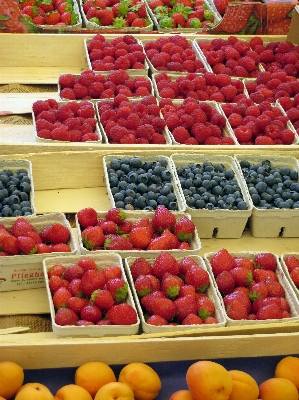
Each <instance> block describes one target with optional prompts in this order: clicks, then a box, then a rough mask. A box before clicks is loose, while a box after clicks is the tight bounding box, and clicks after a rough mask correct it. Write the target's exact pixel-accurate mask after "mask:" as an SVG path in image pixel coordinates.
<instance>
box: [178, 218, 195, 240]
mask: <svg viewBox="0 0 299 400" xmlns="http://www.w3.org/2000/svg"><path fill="white" fill-rule="evenodd" d="M194 233H195V224H194V222H193V221H191V220H190V219H189V218H188V217H182V218H181V219H180V220H179V221H178V222H177V223H176V224H175V227H174V234H175V236H176V237H177V238H178V239H179V240H180V241H181V242H189V241H190V240H191V239H192V238H193V237H194Z"/></svg>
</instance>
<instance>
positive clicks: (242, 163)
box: [240, 160, 250, 169]
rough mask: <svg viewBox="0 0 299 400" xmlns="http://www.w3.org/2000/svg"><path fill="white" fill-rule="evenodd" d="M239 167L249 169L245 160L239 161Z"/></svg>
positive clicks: (248, 164) (248, 163)
mask: <svg viewBox="0 0 299 400" xmlns="http://www.w3.org/2000/svg"><path fill="white" fill-rule="evenodd" d="M240 166H241V168H242V169H243V168H250V162H249V161H247V160H241V161H240Z"/></svg>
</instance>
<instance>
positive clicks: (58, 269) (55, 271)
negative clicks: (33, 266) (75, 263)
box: [48, 264, 66, 279]
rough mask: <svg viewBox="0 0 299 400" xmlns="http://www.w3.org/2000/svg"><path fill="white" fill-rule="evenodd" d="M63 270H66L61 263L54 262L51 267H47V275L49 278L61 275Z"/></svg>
mask: <svg viewBox="0 0 299 400" xmlns="http://www.w3.org/2000/svg"><path fill="white" fill-rule="evenodd" d="M65 270H66V268H65V267H64V266H63V265H60V264H55V265H53V267H51V268H49V269H48V277H49V279H50V278H51V277H52V276H60V277H62V275H63V273H64V271H65Z"/></svg>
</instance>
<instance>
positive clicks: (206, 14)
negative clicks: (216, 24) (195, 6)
mask: <svg viewBox="0 0 299 400" xmlns="http://www.w3.org/2000/svg"><path fill="white" fill-rule="evenodd" d="M203 18H204V20H206V21H214V13H213V11H210V10H206V11H204V14H203Z"/></svg>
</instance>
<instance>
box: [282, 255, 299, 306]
mask: <svg viewBox="0 0 299 400" xmlns="http://www.w3.org/2000/svg"><path fill="white" fill-rule="evenodd" d="M290 255H292V256H295V257H296V258H298V259H299V253H290V252H288V253H282V254H281V255H280V261H281V266H282V269H283V272H284V274H285V276H286V277H287V278H288V280H289V282H290V285H291V286H292V288H293V290H294V292H295V294H296V296H297V297H298V300H299V288H298V287H297V286H296V285H295V284H294V282H293V280H292V278H291V276H290V273H289V271H288V268H287V265H286V263H285V260H286V258H287V257H288V256H290Z"/></svg>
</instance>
